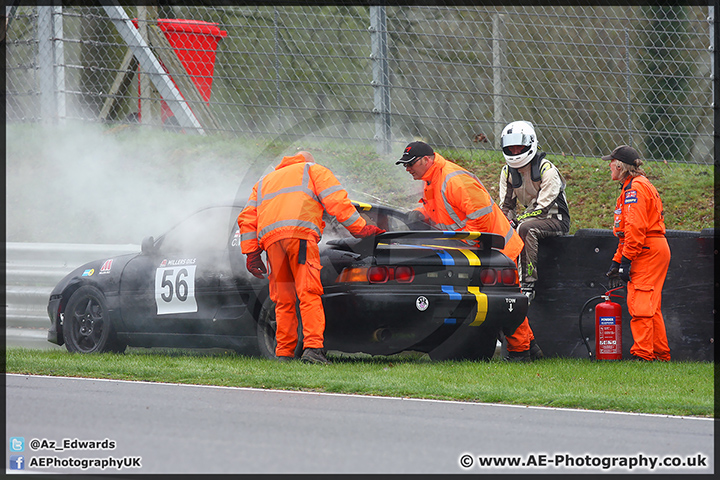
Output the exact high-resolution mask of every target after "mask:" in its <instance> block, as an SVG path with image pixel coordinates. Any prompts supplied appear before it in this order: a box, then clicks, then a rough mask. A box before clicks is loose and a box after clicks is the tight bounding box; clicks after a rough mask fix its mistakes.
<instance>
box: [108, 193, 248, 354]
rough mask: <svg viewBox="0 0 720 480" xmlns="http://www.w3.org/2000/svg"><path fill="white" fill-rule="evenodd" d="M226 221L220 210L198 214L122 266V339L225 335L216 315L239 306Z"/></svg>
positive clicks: (225, 210)
mask: <svg viewBox="0 0 720 480" xmlns="http://www.w3.org/2000/svg"><path fill="white" fill-rule="evenodd" d="M231 215H232V212H231V209H230V208H225V207H213V208H209V209H205V210H201V211H200V212H197V213H196V214H195V215H193V216H191V217H189V218H188V219H186V220H185V221H183V222H182V223H180V224H179V225H178V226H176V227H175V228H173V229H172V230H170V231H169V232H168V233H166V234H165V235H164V236H163V237H161V238H160V239H158V241H156V242H152V244H150V242H149V243H148V245H147V246H145V248H144V249H143V254H142V255H139V256H137V257H136V258H134V259H133V260H132V261H130V262H129V263H128V264H127V266H126V267H125V269H124V270H123V273H122V277H121V283H120V296H121V298H120V306H121V315H122V318H123V323H124V325H125V328H126V331H127V332H128V333H132V334H150V335H153V334H154V335H157V334H174V335H193V336H204V335H213V334H219V333H227V325H225V324H224V323H226V322H227V319H226V321H225V322H223V321H220V322H219V321H218V318H217V313H218V310H219V308H220V306H221V305H227V304H228V303H233V302H237V301H239V300H238V299H237V298H235V297H237V293H236V289H235V288H234V284H233V283H232V273H231V271H230V262H229V258H228V252H227V242H228V236H229V231H230V226H231V224H230V222H229V219H230V218H231ZM229 287H232V288H229ZM228 296H229V297H233V298H228ZM224 311H227V309H224ZM166 340H167V339H166ZM200 340H201V339H200ZM164 343H167V342H164ZM200 343H201V342H200Z"/></svg>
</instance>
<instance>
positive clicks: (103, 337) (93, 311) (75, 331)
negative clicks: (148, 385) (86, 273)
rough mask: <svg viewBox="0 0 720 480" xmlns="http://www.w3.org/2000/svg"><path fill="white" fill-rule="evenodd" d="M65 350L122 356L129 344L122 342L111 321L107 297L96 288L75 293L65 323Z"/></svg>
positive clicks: (83, 288)
mask: <svg viewBox="0 0 720 480" xmlns="http://www.w3.org/2000/svg"><path fill="white" fill-rule="evenodd" d="M63 336H64V338H65V347H66V348H67V349H68V351H69V352H78V353H102V352H115V353H122V352H124V351H125V348H126V345H125V344H123V343H121V342H119V341H118V339H117V336H116V334H115V330H114V328H113V326H112V324H111V322H110V319H109V318H108V309H107V302H106V301H105V295H104V294H103V293H102V292H101V291H100V290H99V289H97V288H96V287H93V286H91V285H85V286H82V287H80V288H78V289H77V290H76V291H75V293H73V294H72V296H71V297H70V300H69V301H68V303H67V306H66V307H65V317H64V320H63Z"/></svg>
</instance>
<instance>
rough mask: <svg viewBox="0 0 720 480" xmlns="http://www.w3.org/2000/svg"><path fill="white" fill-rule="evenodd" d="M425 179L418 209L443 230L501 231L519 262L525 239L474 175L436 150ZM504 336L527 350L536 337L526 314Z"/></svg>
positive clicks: (509, 252) (510, 253)
mask: <svg viewBox="0 0 720 480" xmlns="http://www.w3.org/2000/svg"><path fill="white" fill-rule="evenodd" d="M422 181H423V182H424V185H423V187H424V193H423V198H422V199H420V203H422V206H421V207H420V208H418V209H417V210H418V211H420V212H421V213H422V214H423V216H424V217H425V218H427V219H429V220H430V224H431V225H433V226H434V227H436V228H439V229H441V230H454V231H471V232H490V233H495V234H498V235H500V236H502V237H503V238H504V239H505V247H504V248H503V249H502V250H501V252H502V253H504V254H505V255H507V256H508V257H509V258H511V259H512V260H514V261H515V262H517V258H518V255H520V252H521V251H522V249H523V241H522V239H521V238H520V236H519V235H518V234H517V233H516V232H515V230H514V229H513V228H512V227H511V226H510V223H509V222H508V220H507V218H505V215H503V213H502V211H501V210H500V207H498V205H497V204H496V203H495V202H493V200H492V197H491V196H490V194H489V193H488V191H487V190H486V189H485V187H484V186H483V184H482V183H481V182H480V180H479V179H478V178H477V177H476V176H475V175H474V174H472V173H470V172H468V171H467V170H465V169H463V168H462V167H460V166H459V165H456V164H455V163H453V162H450V161H448V160H446V159H445V158H443V157H442V156H441V155H440V154H438V153H435V160H434V163H433V165H432V166H431V167H430V168H429V169H428V171H427V172H425V175H423V177H422ZM505 338H506V340H507V350H508V351H509V352H525V351H527V350H528V349H529V348H530V342H531V341H532V340H533V339H534V338H535V335H534V334H533V332H532V329H531V328H530V323H529V322H528V319H527V317H525V320H524V321H523V323H522V324H520V326H519V327H518V328H517V330H515V332H514V333H512V334H510V335H505Z"/></svg>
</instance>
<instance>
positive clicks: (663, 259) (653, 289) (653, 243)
mask: <svg viewBox="0 0 720 480" xmlns="http://www.w3.org/2000/svg"><path fill="white" fill-rule="evenodd" d="M613 233H614V234H615V236H616V237H618V238H619V241H618V248H617V250H616V251H615V255H614V256H613V260H614V261H616V262H618V263H622V260H623V257H625V259H627V260H630V261H631V262H632V263H631V266H630V282H629V283H628V284H627V291H628V294H627V305H628V311H629V312H630V315H631V316H632V320H631V321H630V330H631V331H632V336H633V340H634V343H633V346H632V347H631V348H630V353H631V354H632V355H635V356H637V357H640V358H643V359H645V360H655V359H657V360H662V361H669V360H670V346H669V345H668V340H667V333H666V331H665V321H664V319H663V316H662V312H661V310H660V309H661V303H662V288H663V285H664V283H665V277H666V275H667V271H668V266H669V265H670V247H669V246H668V242H667V239H666V238H665V220H664V215H663V206H662V200H661V199H660V195H659V194H658V192H657V190H656V189H655V187H654V186H653V184H652V183H650V180H648V179H647V178H646V177H645V176H637V177H628V178H627V179H625V181H624V182H623V186H622V190H621V193H620V196H619V197H618V199H617V203H616V205H615V223H614V225H613Z"/></svg>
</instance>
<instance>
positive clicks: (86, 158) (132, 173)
mask: <svg viewBox="0 0 720 480" xmlns="http://www.w3.org/2000/svg"><path fill="white" fill-rule="evenodd" d="M6 138H7V142H6V179H7V180H6V181H7V184H6V187H7V192H6V200H7V205H6V218H7V220H6V240H7V241H10V242H41V243H104V244H127V243H131V244H140V243H141V241H142V239H143V238H144V237H146V236H150V235H152V236H154V237H156V238H157V237H158V236H159V235H161V234H163V233H164V232H165V231H167V230H168V229H169V228H171V227H172V226H173V225H175V224H176V223H178V222H180V221H181V220H182V219H184V218H186V217H187V216H189V215H190V214H191V213H193V212H195V211H196V210H198V209H200V208H203V207H206V206H209V205H218V204H231V203H233V201H235V200H236V194H238V188H239V186H241V185H243V186H244V188H245V189H247V191H246V192H242V194H239V195H237V197H238V199H240V198H242V199H243V200H244V199H245V198H246V197H247V195H248V194H249V189H250V188H252V185H253V184H254V183H255V182H256V181H257V180H258V178H259V177H260V176H261V175H262V174H263V173H266V172H267V171H269V170H270V169H272V168H273V166H274V165H277V163H279V161H280V158H281V157H282V156H283V155H294V154H295V153H297V151H298V150H308V151H310V152H311V153H313V155H314V156H315V158H316V161H317V162H318V163H321V164H324V165H325V166H327V167H329V168H330V169H331V170H333V171H335V173H336V175H337V176H338V178H339V180H340V181H341V183H342V184H343V185H344V186H345V187H346V188H347V189H348V191H349V193H350V196H351V198H353V199H354V200H358V201H363V202H371V203H380V204H387V205H391V206H397V207H400V208H414V207H415V206H416V205H417V203H416V202H417V199H418V198H419V196H420V194H421V186H420V182H414V181H413V180H412V179H411V178H410V176H409V175H407V173H406V172H405V171H404V169H403V168H401V167H399V166H395V165H394V159H395V157H397V156H399V152H400V151H401V147H398V148H397V150H398V152H397V153H395V154H394V155H390V156H388V158H382V159H381V158H379V157H374V158H368V159H367V160H364V161H363V162H362V163H361V164H360V165H362V166H365V164H366V163H367V165H368V166H369V167H370V168H373V169H378V168H382V169H384V170H385V169H386V170H387V173H386V174H383V176H382V178H383V179H384V180H385V181H387V185H382V186H379V185H377V184H375V185H373V184H367V183H366V182H365V180H366V178H365V177H369V176H370V175H367V173H364V172H363V171H362V170H361V169H359V168H358V169H354V168H353V167H352V166H350V167H348V164H347V162H346V163H344V164H343V165H341V164H339V163H338V164H335V162H336V160H334V158H337V157H340V158H346V157H347V156H348V155H349V156H352V155H354V153H352V151H349V152H350V153H348V154H347V155H345V157H343V155H344V154H343V153H342V152H341V153H340V155H339V156H338V155H336V154H335V152H327V151H323V150H322V147H318V146H317V145H314V144H313V142H311V141H307V139H298V140H296V141H294V142H289V143H288V144H287V147H286V148H285V149H284V151H281V152H279V153H278V152H277V150H275V151H274V152H273V153H270V152H269V151H267V150H268V149H267V147H266V146H265V145H263V144H262V143H261V142H257V143H256V144H255V145H256V146H255V149H254V150H252V151H249V150H248V142H246V141H245V142H240V141H237V140H233V139H232V138H227V137H224V136H219V135H216V136H207V137H198V136H195V135H189V134H182V133H173V132H168V131H165V130H160V129H150V128H147V127H140V126H127V125H125V126H120V127H115V128H111V129H108V128H106V127H103V126H101V125H94V124H87V123H83V124H71V125H66V126H62V127H46V126H39V125H28V124H8V125H6ZM367 150H369V151H372V147H370V148H369V149H367ZM251 167H252V168H251ZM384 170H383V171H384ZM246 177H247V178H246ZM250 177H252V178H250ZM370 181H371V182H372V181H373V179H372V178H370Z"/></svg>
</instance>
